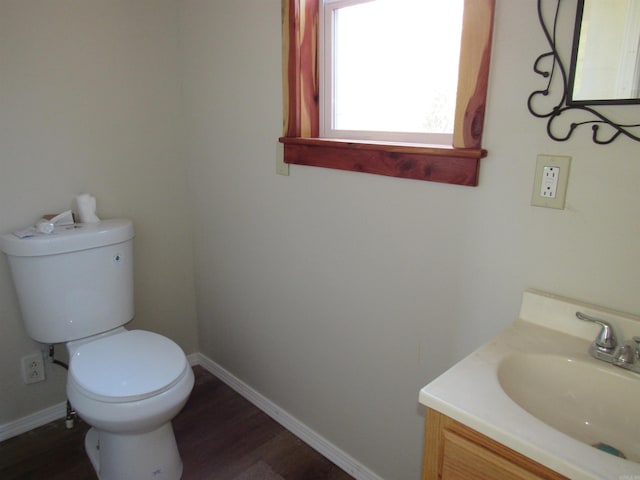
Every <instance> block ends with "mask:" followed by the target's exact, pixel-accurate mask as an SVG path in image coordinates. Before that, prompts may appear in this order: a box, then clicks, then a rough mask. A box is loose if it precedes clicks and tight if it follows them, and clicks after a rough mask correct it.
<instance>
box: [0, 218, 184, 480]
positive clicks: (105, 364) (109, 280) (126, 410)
mask: <svg viewBox="0 0 640 480" xmlns="http://www.w3.org/2000/svg"><path fill="white" fill-rule="evenodd" d="M132 240H133V224H132V222H131V221H130V220H125V219H113V220H104V221H102V222H100V223H98V224H75V225H73V226H62V227H59V226H56V228H55V229H54V231H53V232H52V233H51V234H47V235H42V236H34V237H30V238H18V237H16V236H14V235H11V234H9V235H2V236H0V249H1V250H2V251H4V252H5V253H6V254H7V257H8V259H9V266H10V268H11V273H12V277H13V281H14V285H15V286H16V292H17V294H18V301H19V303H20V310H21V313H22V318H23V321H24V324H25V327H26V330H27V333H28V334H29V336H30V337H31V338H33V339H34V340H36V341H38V342H41V343H44V344H50V345H53V344H56V343H64V344H65V345H66V346H67V349H68V351H69V372H68V375H67V398H68V399H69V402H70V403H71V405H72V406H73V408H74V409H75V411H76V412H77V413H78V415H79V416H80V417H81V418H82V419H84V420H85V421H86V422H87V423H88V424H89V425H90V426H91V427H92V428H91V429H90V430H89V432H88V433H87V435H86V438H85V447H86V450H87V454H88V456H89V459H90V460H91V463H92V465H93V467H94V468H95V470H96V473H97V474H98V477H99V478H100V479H101V480H159V479H162V480H178V479H179V478H180V477H181V474H182V461H181V459H180V454H179V452H178V447H177V445H176V440H175V436H174V433H173V428H172V426H171V420H172V418H173V417H174V416H175V415H177V413H178V412H179V411H180V409H182V407H183V406H184V404H185V403H186V401H187V399H188V397H189V394H190V392H191V389H192V388H193V384H194V377H193V371H192V370H191V367H190V366H189V363H188V361H187V358H186V356H185V354H184V352H183V351H182V349H181V348H180V347H179V346H178V345H177V344H176V343H174V342H173V341H172V340H170V339H168V338H166V337H163V336H162V335H159V334H156V333H152V332H148V331H144V330H127V329H126V328H125V327H124V325H125V324H127V323H128V322H129V321H130V320H131V319H132V318H133V315H134V308H133V307H134V301H133V241H132Z"/></svg>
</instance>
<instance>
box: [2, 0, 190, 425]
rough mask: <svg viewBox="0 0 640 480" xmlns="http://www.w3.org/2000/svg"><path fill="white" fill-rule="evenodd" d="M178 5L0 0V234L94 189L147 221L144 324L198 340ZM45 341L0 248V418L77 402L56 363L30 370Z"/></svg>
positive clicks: (105, 206) (141, 293)
mask: <svg viewBox="0 0 640 480" xmlns="http://www.w3.org/2000/svg"><path fill="white" fill-rule="evenodd" d="M177 13H178V12H177V4H176V2H175V1H173V0H135V1H130V0H89V1H86V0H68V1H55V2H53V1H49V0H29V1H22V0H0V72H1V73H0V233H8V232H11V231H13V230H15V229H18V228H22V227H24V226H27V225H29V224H30V223H32V222H34V221H35V220H37V219H38V218H39V216H40V215H42V214H45V213H55V212H60V211H63V210H66V209H68V208H70V207H71V200H72V199H73V197H74V196H75V195H76V194H78V193H81V192H84V191H88V192H91V193H92V194H94V195H95V196H96V197H97V202H98V214H99V215H101V216H103V217H105V218H109V217H116V216H121V217H129V218H131V219H133V221H134V222H135V227H136V239H135V242H134V245H135V249H136V259H135V288H136V319H135V320H134V322H133V323H132V324H131V327H133V328H145V329H149V330H154V331H157V332H160V333H163V334H165V335H167V336H169V337H171V338H173V339H174V340H176V341H177V342H178V343H179V344H180V345H181V346H182V347H183V348H184V349H185V350H186V351H187V353H191V352H193V351H195V350H196V334H197V332H196V315H195V295H194V291H195V290H194V286H193V282H194V279H193V261H192V236H191V232H190V218H189V217H190V214H189V208H188V203H187V202H188V195H187V183H186V174H185V169H184V159H183V157H182V152H181V150H182V147H183V146H182V143H181V138H182V130H181V122H182V117H181V115H180V112H181V97H180V91H181V90H180V78H179V68H178V65H179V64H178V36H177V33H178V28H177V27H178V25H177ZM40 348H41V346H40V345H38V344H36V343H34V342H32V341H31V340H30V339H29V338H28V337H27V335H26V333H25V331H24V328H23V326H22V323H21V319H20V313H19V307H18V304H17V300H16V298H15V292H14V290H13V285H12V283H11V278H10V275H9V269H8V265H7V261H6V258H5V256H4V255H0V385H2V392H3V393H2V394H1V395H0V426H2V424H4V423H6V422H9V421H13V420H16V419H18V418H20V417H22V416H25V415H27V414H30V413H33V412H35V411H37V410H40V409H43V408H45V407H49V406H51V405H53V404H56V403H58V402H61V401H64V399H65V394H64V389H65V378H66V375H65V372H64V371H63V370H62V369H61V368H59V367H57V366H55V367H54V366H52V365H49V366H48V367H47V374H48V375H49V378H48V379H47V381H46V382H43V383H38V384H34V385H31V386H25V385H24V384H23V383H22V378H21V374H20V357H22V356H23V355H26V354H30V353H32V352H34V351H37V350H38V349H40ZM59 351H60V353H61V354H64V349H63V348H60V349H59ZM114 353H117V352H114ZM8 392H11V393H10V394H9V393H8Z"/></svg>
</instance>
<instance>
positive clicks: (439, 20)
mask: <svg viewBox="0 0 640 480" xmlns="http://www.w3.org/2000/svg"><path fill="white" fill-rule="evenodd" d="M353 3H354V2H353V1H350V2H349V1H337V2H336V1H333V2H331V1H327V0H325V4H324V12H323V13H324V15H323V17H324V18H323V20H322V22H323V29H322V31H323V33H324V37H323V42H322V43H321V45H322V47H323V48H324V52H323V55H324V61H323V68H324V71H323V72H322V78H323V80H324V81H323V83H322V89H321V93H320V95H321V97H322V96H323V95H324V96H325V98H323V99H322V103H321V109H323V110H324V111H322V112H321V116H322V119H323V120H322V132H321V135H322V136H327V137H338V138H362V139H392V140H406V141H426V142H430V143H434V140H435V142H436V143H445V144H450V143H451V137H452V133H453V126H454V117H455V106H456V90H457V82H458V59H459V55H460V36H461V29H462V14H463V0H447V1H446V2H443V1H442V0H374V1H366V2H363V3H359V4H355V5H353ZM382 132H390V134H389V135H386V134H385V133H382ZM398 133H404V134H408V135H397V134H398ZM427 134H441V135H436V136H431V137H429V136H427ZM442 134H444V135H442Z"/></svg>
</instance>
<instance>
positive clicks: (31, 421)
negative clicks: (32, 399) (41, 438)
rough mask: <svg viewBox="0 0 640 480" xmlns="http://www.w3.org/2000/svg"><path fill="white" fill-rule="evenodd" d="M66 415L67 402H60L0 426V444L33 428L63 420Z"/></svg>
mask: <svg viewBox="0 0 640 480" xmlns="http://www.w3.org/2000/svg"><path fill="white" fill-rule="evenodd" d="M66 415H67V402H66V401H65V402H60V403H58V404H56V405H53V406H51V407H48V408H45V409H44V410H40V411H39V412H35V413H32V414H31V415H27V416H26V417H22V418H19V419H17V420H14V421H12V422H9V423H5V424H3V425H0V442H2V441H4V440H7V439H9V438H11V437H15V436H16V435H20V434H21V433H25V432H28V431H29V430H33V429H34V428H38V427H41V426H42V425H46V424H47V423H49V422H53V421H54V420H58V419H60V418H64V417H66Z"/></svg>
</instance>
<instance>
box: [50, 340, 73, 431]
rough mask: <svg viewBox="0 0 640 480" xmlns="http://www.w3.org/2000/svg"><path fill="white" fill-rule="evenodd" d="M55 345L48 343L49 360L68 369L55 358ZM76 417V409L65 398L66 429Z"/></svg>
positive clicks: (71, 426)
mask: <svg viewBox="0 0 640 480" xmlns="http://www.w3.org/2000/svg"><path fill="white" fill-rule="evenodd" d="M54 349H55V347H54V345H53V344H51V345H49V359H50V360H51V362H52V363H55V364H56V365H60V366H61V367H62V368H64V369H65V370H69V365H68V364H66V363H64V362H63V361H61V360H58V359H57V358H55V350H54ZM76 417H77V413H76V411H75V410H74V409H73V407H72V406H71V402H69V399H67V416H66V418H65V422H64V423H65V426H66V427H67V429H71V428H73V425H74V423H75V419H76Z"/></svg>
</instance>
